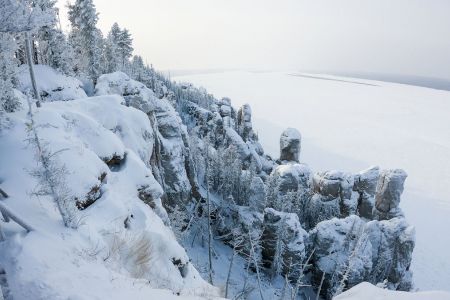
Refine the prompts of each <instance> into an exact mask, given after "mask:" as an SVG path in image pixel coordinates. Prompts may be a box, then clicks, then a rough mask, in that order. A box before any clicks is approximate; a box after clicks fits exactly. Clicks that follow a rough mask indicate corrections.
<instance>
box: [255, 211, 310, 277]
mask: <svg viewBox="0 0 450 300" xmlns="http://www.w3.org/2000/svg"><path fill="white" fill-rule="evenodd" d="M307 238H308V233H307V232H306V231H305V230H304V229H303V228H302V226H301V225H300V222H299V220H298V216H297V214H295V213H286V212H279V211H276V210H274V209H272V208H266V209H265V210H264V231H263V234H262V237H261V242H262V249H263V250H262V259H263V263H264V265H265V267H266V268H269V269H270V268H273V267H274V260H276V259H279V258H281V261H280V262H279V263H280V264H281V266H282V267H281V269H282V270H281V271H282V273H283V274H288V275H289V276H290V277H292V279H294V280H295V279H296V278H297V277H298V276H299V275H300V272H299V271H300V269H301V267H302V266H301V263H302V262H304V260H305V256H306V243H307ZM278 257H279V258H278Z"/></svg>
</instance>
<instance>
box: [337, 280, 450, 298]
mask: <svg viewBox="0 0 450 300" xmlns="http://www.w3.org/2000/svg"><path fill="white" fill-rule="evenodd" d="M334 299H335V300H361V299H364V300H428V299H433V300H449V299H450V293H447V292H418V293H406V292H398V291H390V290H386V289H381V288H378V287H376V286H374V285H372V284H370V283H367V282H363V283H360V284H358V285H357V286H355V287H354V288H352V289H351V290H348V291H346V292H344V293H342V294H340V295H339V296H337V297H336V298H334Z"/></svg>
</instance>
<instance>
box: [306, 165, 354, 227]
mask: <svg viewBox="0 0 450 300" xmlns="http://www.w3.org/2000/svg"><path fill="white" fill-rule="evenodd" d="M313 183H314V192H315V194H314V196H313V197H312V199H311V201H310V202H309V204H308V207H307V210H308V213H307V218H308V224H309V226H310V227H314V226H315V225H316V224H317V223H319V222H321V221H324V220H329V219H332V218H333V217H340V218H345V217H347V216H349V215H351V214H354V213H356V208H357V199H358V198H357V194H356V193H354V192H353V191H352V189H353V183H354V180H353V175H351V174H350V173H346V172H341V171H326V172H321V173H317V174H315V175H314V178H313Z"/></svg>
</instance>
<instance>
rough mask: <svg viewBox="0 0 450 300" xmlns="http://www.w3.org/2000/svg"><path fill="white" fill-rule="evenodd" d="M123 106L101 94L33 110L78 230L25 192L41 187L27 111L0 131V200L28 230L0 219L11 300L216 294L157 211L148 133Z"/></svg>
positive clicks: (45, 199)
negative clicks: (83, 202)
mask: <svg viewBox="0 0 450 300" xmlns="http://www.w3.org/2000/svg"><path fill="white" fill-rule="evenodd" d="M123 102H124V99H123V98H121V97H120V96H115V95H111V96H99V97H92V98H85V99H79V100H74V101H68V102H52V103H43V105H42V107H41V108H40V109H38V110H36V111H35V113H34V122H35V123H34V125H33V126H34V127H35V128H36V130H37V133H38V135H39V138H40V140H41V145H45V147H46V148H48V149H49V153H50V155H51V156H50V157H51V161H52V162H53V163H55V165H56V166H58V167H60V168H64V170H65V172H61V173H58V174H61V175H62V176H61V178H59V179H60V180H58V182H57V184H58V185H59V184H62V183H63V179H64V182H65V187H67V189H66V190H64V192H65V193H66V195H67V197H68V199H69V200H70V201H68V202H67V203H66V205H69V206H71V207H72V208H73V210H75V212H74V213H75V216H76V219H75V221H76V224H75V225H76V226H77V227H78V228H77V229H76V230H73V229H69V228H66V227H64V226H63V224H62V222H61V216H60V214H59V213H58V210H57V209H56V204H55V203H54V201H53V199H52V197H50V196H49V195H47V194H36V195H34V194H33V192H34V191H38V190H39V189H40V188H41V186H40V181H38V180H37V179H36V178H35V177H34V176H33V175H34V174H35V173H36V172H35V171H34V170H35V169H36V168H37V166H36V161H35V160H34V154H35V153H34V152H35V149H34V147H33V145H32V144H31V145H30V144H28V142H27V140H28V137H30V136H29V128H30V126H31V125H30V123H29V121H30V120H29V117H28V116H27V114H26V112H25V111H19V112H16V113H14V114H10V115H9V118H10V119H11V123H12V125H11V127H10V128H8V129H6V130H7V132H5V134H2V135H1V136H0V152H1V153H7V154H8V155H2V156H0V166H1V168H0V179H1V185H2V189H3V190H5V191H7V192H8V194H9V197H8V198H6V199H2V200H1V201H2V203H3V204H4V205H6V206H8V208H10V209H11V210H12V211H14V212H16V213H17V214H18V215H19V216H20V217H21V218H23V219H24V220H26V221H27V222H28V223H30V224H31V225H33V227H34V228H36V230H35V231H33V232H31V233H28V234H26V233H25V232H23V231H22V230H21V229H20V228H19V227H17V226H16V225H14V224H11V223H7V224H6V225H4V223H2V228H3V229H4V232H5V234H6V236H7V241H6V242H3V243H0V253H1V255H0V265H1V266H2V267H3V268H4V270H5V271H6V274H7V278H8V283H9V288H10V290H11V293H12V294H13V295H14V299H72V298H74V299H75V298H76V299H105V298H108V299H124V298H129V297H131V298H135V299H139V298H153V299H166V298H167V299H171V298H172V295H174V294H180V295H182V296H189V295H200V294H201V295H203V296H205V297H216V296H218V294H219V293H218V290H217V289H216V288H213V287H211V286H210V285H209V284H207V283H206V282H205V281H203V280H202V279H201V277H200V275H199V273H198V272H197V270H196V269H195V268H194V267H193V266H192V264H191V263H190V262H189V257H188V256H187V254H186V252H185V250H184V249H183V248H182V247H181V246H180V245H179V244H178V242H177V241H176V238H175V236H174V235H173V233H172V231H171V229H170V228H169V227H167V226H166V225H165V224H164V222H163V220H162V219H161V217H160V216H162V215H163V213H164V212H165V211H164V209H163V208H162V207H161V205H158V203H160V202H158V200H159V198H157V197H160V196H161V194H162V192H163V190H162V189H161V186H160V185H159V184H158V182H157V181H156V180H155V178H154V177H153V174H152V171H151V169H150V165H149V163H148V161H149V159H150V155H151V153H152V152H153V147H154V139H153V137H154V135H155V132H154V131H153V128H152V126H151V124H150V121H149V119H148V117H147V115H146V114H144V113H143V112H141V111H139V110H137V109H134V108H131V107H126V106H124V105H122V103H123ZM114 156H117V157H120V162H119V165H117V166H115V167H114V168H111V169H110V168H109V167H108V165H107V163H106V162H107V161H108V159H109V158H111V157H114ZM38 167H39V166H38ZM100 175H101V176H102V179H101V180H100V179H99V176H100ZM100 181H101V186H99V187H98V189H99V190H100V193H99V194H98V195H97V196H99V197H98V198H97V199H96V201H94V202H92V203H90V205H89V206H87V207H84V209H83V210H76V208H75V207H76V199H84V198H83V197H86V195H87V194H89V192H90V191H91V190H92V187H93V186H97V185H99V182H100ZM142 187H145V190H146V192H147V195H150V196H151V197H152V198H157V199H153V200H154V201H155V202H156V205H155V209H152V208H151V207H150V206H149V205H147V204H145V203H144V202H143V201H142V200H141V199H140V197H139V193H140V189H142ZM93 283H95V284H93ZM158 289H167V290H170V291H169V292H167V291H162V290H158Z"/></svg>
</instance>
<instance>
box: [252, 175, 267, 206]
mask: <svg viewBox="0 0 450 300" xmlns="http://www.w3.org/2000/svg"><path fill="white" fill-rule="evenodd" d="M248 202H249V207H250V208H251V209H254V210H255V211H258V212H263V210H264V208H265V207H266V186H265V185H264V182H263V181H262V179H261V178H260V177H254V178H253V179H252V182H251V184H250V198H249V199H248Z"/></svg>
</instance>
